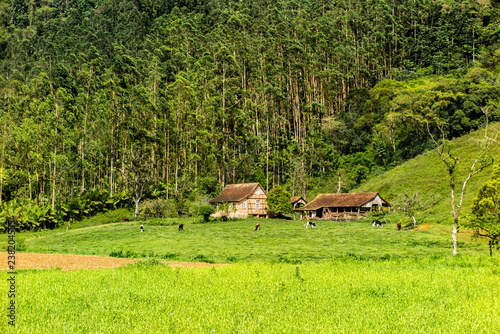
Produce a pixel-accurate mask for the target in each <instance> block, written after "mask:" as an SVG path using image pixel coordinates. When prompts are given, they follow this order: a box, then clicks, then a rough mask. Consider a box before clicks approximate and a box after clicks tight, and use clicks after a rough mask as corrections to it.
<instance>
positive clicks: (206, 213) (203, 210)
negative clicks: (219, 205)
mask: <svg viewBox="0 0 500 334" xmlns="http://www.w3.org/2000/svg"><path fill="white" fill-rule="evenodd" d="M214 212H215V209H214V208H213V207H212V206H211V205H202V206H200V207H199V208H198V213H199V214H200V215H202V216H203V219H204V220H205V221H206V222H208V221H209V220H210V215H211V214H212V213H214Z"/></svg>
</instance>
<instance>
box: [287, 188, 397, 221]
mask: <svg viewBox="0 0 500 334" xmlns="http://www.w3.org/2000/svg"><path fill="white" fill-rule="evenodd" d="M389 206H390V205H389V203H387V202H386V201H385V200H384V199H383V198H382V197H380V195H379V194H378V193H377V192H370V193H348V194H319V195H318V196H317V197H316V198H315V199H314V200H313V201H311V202H310V203H308V204H306V205H305V206H303V207H301V208H297V209H295V211H297V212H300V213H301V218H303V219H323V220H341V221H350V220H358V219H361V218H363V217H364V216H366V215H367V214H368V213H369V212H371V211H373V210H377V211H380V210H381V209H382V208H383V207H389Z"/></svg>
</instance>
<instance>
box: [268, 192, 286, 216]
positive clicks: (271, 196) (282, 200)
mask: <svg viewBox="0 0 500 334" xmlns="http://www.w3.org/2000/svg"><path fill="white" fill-rule="evenodd" d="M266 201H267V205H268V207H269V209H270V210H271V211H273V212H274V213H276V214H287V213H291V212H292V210H293V206H292V204H291V203H290V193H289V192H288V191H287V190H286V189H285V188H284V187H282V186H277V187H274V188H273V189H271V190H270V191H269V193H268V194H267V200H266Z"/></svg>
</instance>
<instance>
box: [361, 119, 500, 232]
mask: <svg viewBox="0 0 500 334" xmlns="http://www.w3.org/2000/svg"><path fill="white" fill-rule="evenodd" d="M499 130H500V124H499V123H496V124H493V125H491V126H490V131H489V134H490V135H491V136H493V134H494V133H495V132H496V131H499ZM483 141H484V129H483V130H478V131H475V132H473V133H471V134H469V135H467V136H463V137H460V138H457V139H455V140H453V141H452V143H453V149H452V153H453V154H456V156H458V157H459V158H460V162H459V165H458V170H457V178H456V181H455V182H456V188H455V190H456V192H458V200H459V196H460V191H461V189H462V182H463V181H464V180H465V179H466V177H467V174H468V172H469V169H470V166H471V165H472V162H473V161H474V159H476V158H477V154H478V152H479V149H480V146H481V143H482V142H483ZM490 148H491V150H490V157H492V158H494V160H495V162H496V163H498V161H499V157H500V147H498V146H496V145H492V146H491V147H490ZM491 172H492V167H491V166H490V167H488V168H486V169H485V170H483V171H482V172H481V173H479V174H477V175H475V176H474V177H473V178H471V180H470V181H469V182H468V183H467V188H466V192H465V196H464V202H463V206H462V210H461V212H462V213H463V214H467V213H470V212H471V205H472V200H473V199H474V197H476V196H477V191H478V189H479V187H481V185H482V184H483V183H485V182H486V181H487V180H488V179H489V178H490V177H491ZM365 191H377V192H379V193H380V195H381V196H382V197H383V198H384V199H385V200H387V201H389V203H391V204H395V203H396V202H397V201H398V199H399V197H400V196H402V195H403V194H404V193H407V194H409V195H413V194H415V193H419V194H421V196H422V199H426V198H428V197H429V196H431V195H432V196H434V198H435V199H436V204H435V205H434V206H433V207H430V208H429V209H427V210H426V211H424V212H422V213H421V214H420V215H418V216H417V219H418V220H419V221H420V222H421V223H423V224H425V223H429V224H436V223H445V224H449V223H452V222H453V218H452V215H451V196H450V194H451V190H450V181H449V177H448V173H447V170H446V166H445V164H444V163H443V161H441V160H440V159H439V156H438V154H437V152H436V150H431V151H428V152H426V153H424V154H422V155H419V156H417V157H415V158H414V159H411V160H409V161H407V162H405V163H403V164H401V165H400V166H397V167H395V168H394V169H391V170H389V171H387V172H385V173H383V174H381V175H378V176H376V177H374V178H371V179H369V180H368V181H367V182H365V183H364V184H363V185H362V186H360V187H359V188H358V189H355V190H353V191H352V192H365ZM457 203H458V202H457Z"/></svg>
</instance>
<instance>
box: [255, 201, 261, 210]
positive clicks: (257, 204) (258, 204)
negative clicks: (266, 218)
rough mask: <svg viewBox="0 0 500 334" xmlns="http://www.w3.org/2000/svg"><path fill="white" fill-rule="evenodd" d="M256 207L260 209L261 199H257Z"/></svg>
mask: <svg viewBox="0 0 500 334" xmlns="http://www.w3.org/2000/svg"><path fill="white" fill-rule="evenodd" d="M255 208H256V209H257V210H258V209H260V201H259V200H258V199H257V200H255Z"/></svg>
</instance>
